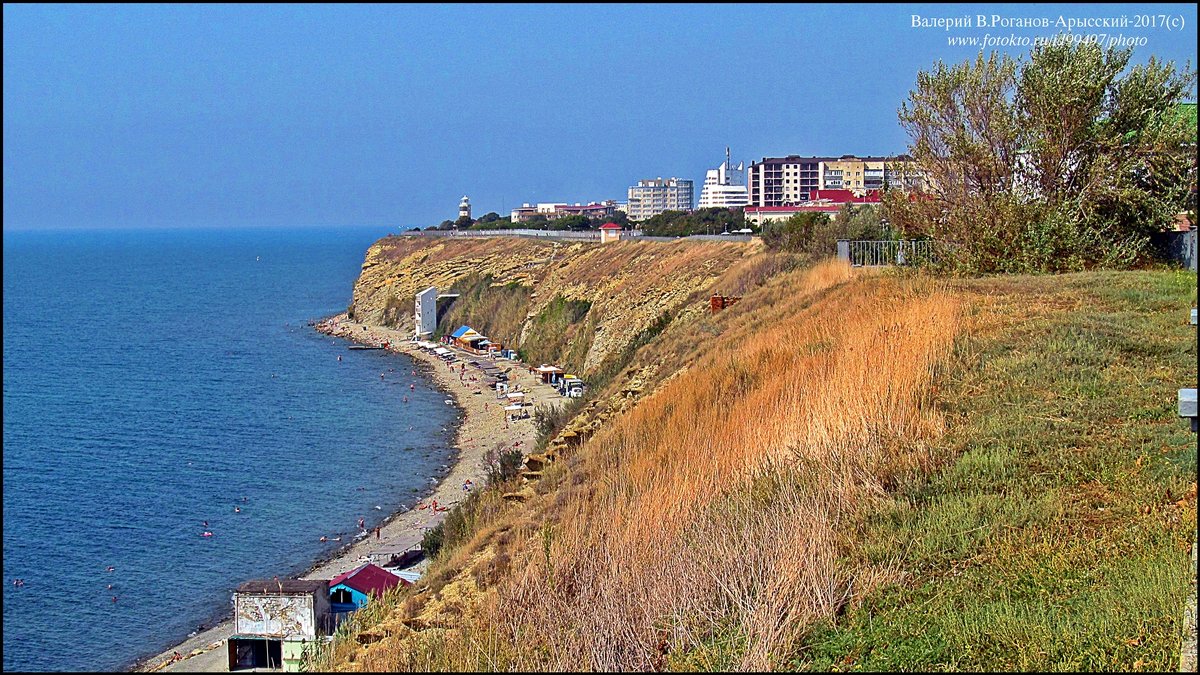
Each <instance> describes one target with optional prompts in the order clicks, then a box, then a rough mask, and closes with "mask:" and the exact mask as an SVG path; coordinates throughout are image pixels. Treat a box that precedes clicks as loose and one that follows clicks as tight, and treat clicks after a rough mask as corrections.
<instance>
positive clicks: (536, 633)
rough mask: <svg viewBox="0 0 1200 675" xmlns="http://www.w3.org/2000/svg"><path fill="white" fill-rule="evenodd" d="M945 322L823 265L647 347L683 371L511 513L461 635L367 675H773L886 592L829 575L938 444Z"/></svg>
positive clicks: (905, 293) (947, 342) (428, 639)
mask: <svg viewBox="0 0 1200 675" xmlns="http://www.w3.org/2000/svg"><path fill="white" fill-rule="evenodd" d="M614 250H616V247H614ZM772 264H774V263H772ZM756 270H757V268H756V267H755V264H751V265H749V266H742V267H740V268H734V269H732V270H731V275H732V278H737V277H745V276H750V277H753V276H754V275H756V274H758V271H756ZM752 285H753V284H747V286H752ZM959 314H960V308H959V303H958V302H957V301H956V300H955V299H954V298H952V297H951V296H950V295H949V294H947V293H945V292H943V291H942V290H941V289H940V288H939V287H938V286H937V285H936V284H935V283H934V282H932V281H929V280H927V279H908V280H905V279H898V278H888V277H882V278H881V277H872V278H866V277H855V275H854V273H853V271H852V270H851V269H850V268H849V267H847V266H846V265H844V264H840V263H836V262H827V263H822V264H820V265H817V266H816V267H814V268H813V269H811V270H807V271H803V272H789V273H785V274H781V275H779V276H778V277H776V278H774V279H772V280H770V281H768V282H767V283H766V284H765V285H763V286H761V287H759V288H757V289H756V290H753V291H751V292H749V293H747V295H746V296H745V298H744V300H743V301H742V302H741V303H739V304H738V305H735V306H734V307H733V308H730V309H728V310H725V311H724V312H722V313H721V314H719V315H717V316H716V317H709V318H706V319H705V321H706V322H708V323H707V324H706V325H707V327H708V330H709V332H707V333H706V332H703V331H701V332H698V333H697V332H691V333H688V332H684V331H680V332H678V333H675V334H664V335H663V336H662V338H664V339H668V340H680V339H682V336H684V335H696V336H697V337H696V340H697V342H696V343H695V344H692V345H690V349H691V352H692V355H693V357H694V355H695V354H699V356H698V357H694V358H695V360H694V361H691V360H690V358H689V359H687V360H686V361H684V363H690V367H688V368H687V369H686V370H685V371H684V372H683V373H682V374H681V375H679V376H678V377H675V378H674V379H671V380H669V381H668V382H667V383H666V384H665V385H663V386H662V387H661V388H660V389H659V390H658V391H656V392H655V393H654V394H653V395H651V396H649V397H647V398H646V399H644V400H643V401H641V402H640V403H639V404H638V405H637V406H636V407H634V408H633V409H632V410H630V411H629V412H628V413H626V414H624V415H621V416H619V417H616V418H614V419H613V421H612V422H611V424H610V426H608V427H607V428H605V429H603V430H602V431H600V432H599V433H598V434H597V435H596V436H595V437H593V438H592V439H591V440H590V442H588V443H587V444H585V445H584V446H583V447H582V448H581V449H580V450H579V451H578V453H577V455H575V456H574V457H572V458H571V460H570V462H569V464H570V465H571V468H570V469H569V471H570V473H571V476H570V477H567V478H564V480H563V482H562V483H561V485H560V487H559V488H558V490H557V492H556V493H550V494H546V495H540V496H538V497H536V498H535V499H534V500H533V501H531V502H530V504H528V505H527V509H526V510H525V512H524V513H522V514H521V515H520V516H517V515H515V514H514V515H513V516H511V517H512V518H513V519H516V518H518V517H520V518H530V517H532V518H533V520H534V521H535V522H540V523H541V526H540V527H538V528H536V529H535V528H531V527H523V528H520V531H519V533H516V532H515V531H514V532H510V533H508V535H506V546H505V556H506V557H505V558H504V561H503V562H504V569H503V571H502V572H498V571H495V570H492V569H488V570H486V572H487V575H486V578H487V579H488V582H489V585H490V584H491V583H494V584H495V585H494V586H492V587H491V588H490V589H489V590H488V591H487V592H485V593H483V594H482V595H480V596H477V598H476V600H477V606H476V608H474V609H472V610H470V612H469V613H468V615H464V616H462V617H461V618H460V620H459V621H458V622H457V623H456V628H457V629H458V630H457V631H455V632H454V634H453V635H452V636H451V635H447V634H445V633H442V632H437V633H436V634H435V633H434V632H429V634H428V635H425V634H418V635H415V636H410V637H409V638H408V639H406V640H403V641H402V643H403V644H402V645H400V646H397V647H396V648H395V649H391V650H376V653H377V658H372V659H371V664H370V667H379V666H387V667H389V668H395V667H399V668H403V669H410V668H415V667H420V668H419V669H478V668H486V669H502V670H580V669H585V670H651V669H662V668H666V667H674V665H677V663H678V660H679V659H685V660H686V659H688V658H690V656H689V655H694V654H698V653H707V652H716V653H718V657H717V658H716V660H715V661H712V662H706V663H707V667H709V668H716V669H742V670H745V669H752V670H757V669H769V668H772V667H774V666H776V665H778V664H779V663H780V660H781V659H783V658H786V657H787V656H788V654H787V653H786V652H787V650H788V649H789V648H790V647H791V646H792V645H793V644H794V642H795V639H796V637H797V635H798V634H799V632H800V631H802V630H803V629H804V628H805V627H806V626H808V625H810V624H811V623H812V622H814V621H816V620H818V619H821V618H824V617H828V616H830V615H831V614H832V613H834V612H836V611H838V610H839V609H840V608H841V607H842V606H843V605H844V604H845V603H846V602H847V601H848V599H850V598H851V597H852V596H853V595H856V594H858V593H860V592H862V591H864V590H867V589H869V588H871V587H873V586H874V585H875V584H876V583H878V581H879V580H880V579H882V578H886V577H887V575H888V573H889V572H888V570H887V569H877V568H869V567H864V566H861V565H855V564H853V563H849V562H847V561H846V560H843V559H841V558H840V556H842V554H844V553H845V552H846V546H845V545H844V542H845V541H846V538H847V537H848V536H850V535H851V534H852V533H851V532H849V530H850V529H852V528H853V527H855V519H856V518H857V517H858V516H859V515H861V514H862V513H863V512H864V511H865V509H866V508H867V507H868V506H869V505H870V504H871V503H872V501H873V500H874V499H876V498H877V497H878V496H880V495H881V494H882V493H883V491H884V490H885V489H886V488H887V487H888V486H889V485H890V484H891V483H892V481H893V480H894V479H895V478H896V477H897V476H898V475H901V474H903V473H905V472H908V471H911V470H914V469H918V468H920V467H922V466H923V465H924V464H925V463H926V462H927V461H928V456H927V452H926V448H927V447H928V445H929V443H930V442H931V441H933V440H935V439H936V438H937V437H938V436H939V435H940V434H941V433H942V430H943V421H942V419H941V417H940V415H939V414H938V412H937V411H936V410H934V409H933V407H932V405H931V404H930V402H931V388H932V385H933V382H934V380H935V376H936V374H937V371H938V369H939V367H941V365H942V364H944V363H945V362H946V361H947V358H948V355H949V353H950V349H951V345H952V343H953V340H954V338H955V336H956V335H957V333H958V331H959V330H960V328H959V326H960V318H959ZM712 331H715V332H716V335H715V336H714V335H713V332H712ZM654 347H657V348H659V349H664V347H663V345H662V344H658V345H655V344H652V345H650V347H648V352H647V354H649V355H651V356H652V357H654V358H658V357H656V356H654V354H655V352H654V350H653V349H651V348H654ZM686 347H688V346H676V347H671V349H675V348H679V349H683V348H686ZM664 358H665V357H664ZM673 365H678V364H673ZM526 522H527V521H526ZM492 532H493V533H494V532H495V530H492ZM468 550H472V551H473V550H475V549H474V547H470V548H468ZM482 575H483V572H480V573H479V574H476V575H475V578H481V577H482ZM458 578H459V579H460V580H463V581H464V582H467V583H470V584H472V585H474V583H475V578H472V577H471V576H467V575H465V574H464V575H460V576H459V577H458ZM716 643H721V644H727V645H731V646H727V647H719V648H717V647H714V646H713V645H714V644H716ZM387 653H391V656H385V654H387ZM722 654H723V655H724V657H723V658H724V660H722V657H721V656H720V655H722ZM401 655H403V656H401ZM355 666H356V667H366V664H355Z"/></svg>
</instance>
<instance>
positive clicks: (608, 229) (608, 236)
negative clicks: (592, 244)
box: [600, 223, 621, 244]
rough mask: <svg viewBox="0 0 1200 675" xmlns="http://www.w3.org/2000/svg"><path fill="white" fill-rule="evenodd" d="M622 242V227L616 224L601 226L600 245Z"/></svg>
mask: <svg viewBox="0 0 1200 675" xmlns="http://www.w3.org/2000/svg"><path fill="white" fill-rule="evenodd" d="M620 240H621V226H620V225H618V224H616V223H605V224H603V225H601V226H600V243H601V244H607V243H608V242H610V241H620Z"/></svg>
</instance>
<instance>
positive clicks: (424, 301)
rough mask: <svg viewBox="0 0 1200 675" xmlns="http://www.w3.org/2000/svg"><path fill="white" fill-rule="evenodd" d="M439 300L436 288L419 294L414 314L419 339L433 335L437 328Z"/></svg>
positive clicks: (432, 287)
mask: <svg viewBox="0 0 1200 675" xmlns="http://www.w3.org/2000/svg"><path fill="white" fill-rule="evenodd" d="M437 298H438V290H437V287H436V286H430V287H429V288H426V289H425V290H423V291H421V292H420V293H417V306H416V311H415V312H414V321H413V325H414V326H416V333H417V337H418V338H421V337H424V336H426V335H433V331H434V329H436V328H437Z"/></svg>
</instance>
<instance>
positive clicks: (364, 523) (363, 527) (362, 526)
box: [358, 518, 367, 531]
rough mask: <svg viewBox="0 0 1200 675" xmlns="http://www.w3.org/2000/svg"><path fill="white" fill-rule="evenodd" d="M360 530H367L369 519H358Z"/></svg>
mask: <svg viewBox="0 0 1200 675" xmlns="http://www.w3.org/2000/svg"><path fill="white" fill-rule="evenodd" d="M358 529H360V530H363V531H366V529H367V519H366V518H359V519H358Z"/></svg>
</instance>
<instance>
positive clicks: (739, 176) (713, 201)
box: [696, 148, 750, 209]
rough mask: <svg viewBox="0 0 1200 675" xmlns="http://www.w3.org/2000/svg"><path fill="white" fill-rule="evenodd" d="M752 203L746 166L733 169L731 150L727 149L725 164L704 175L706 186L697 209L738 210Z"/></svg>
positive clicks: (741, 165)
mask: <svg viewBox="0 0 1200 675" xmlns="http://www.w3.org/2000/svg"><path fill="white" fill-rule="evenodd" d="M749 203H750V194H749V193H748V192H747V191H746V169H745V165H743V164H742V163H738V165H737V168H736V169H735V168H733V162H732V161H731V160H730V159H729V148H725V162H724V163H722V164H721V166H718V167H717V168H715V169H709V171H708V172H707V173H706V174H705V175H704V186H703V187H701V188H700V201H699V203H697V205H696V208H700V209H707V208H712V207H721V208H738V207H743V206H745V205H746V204H749Z"/></svg>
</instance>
